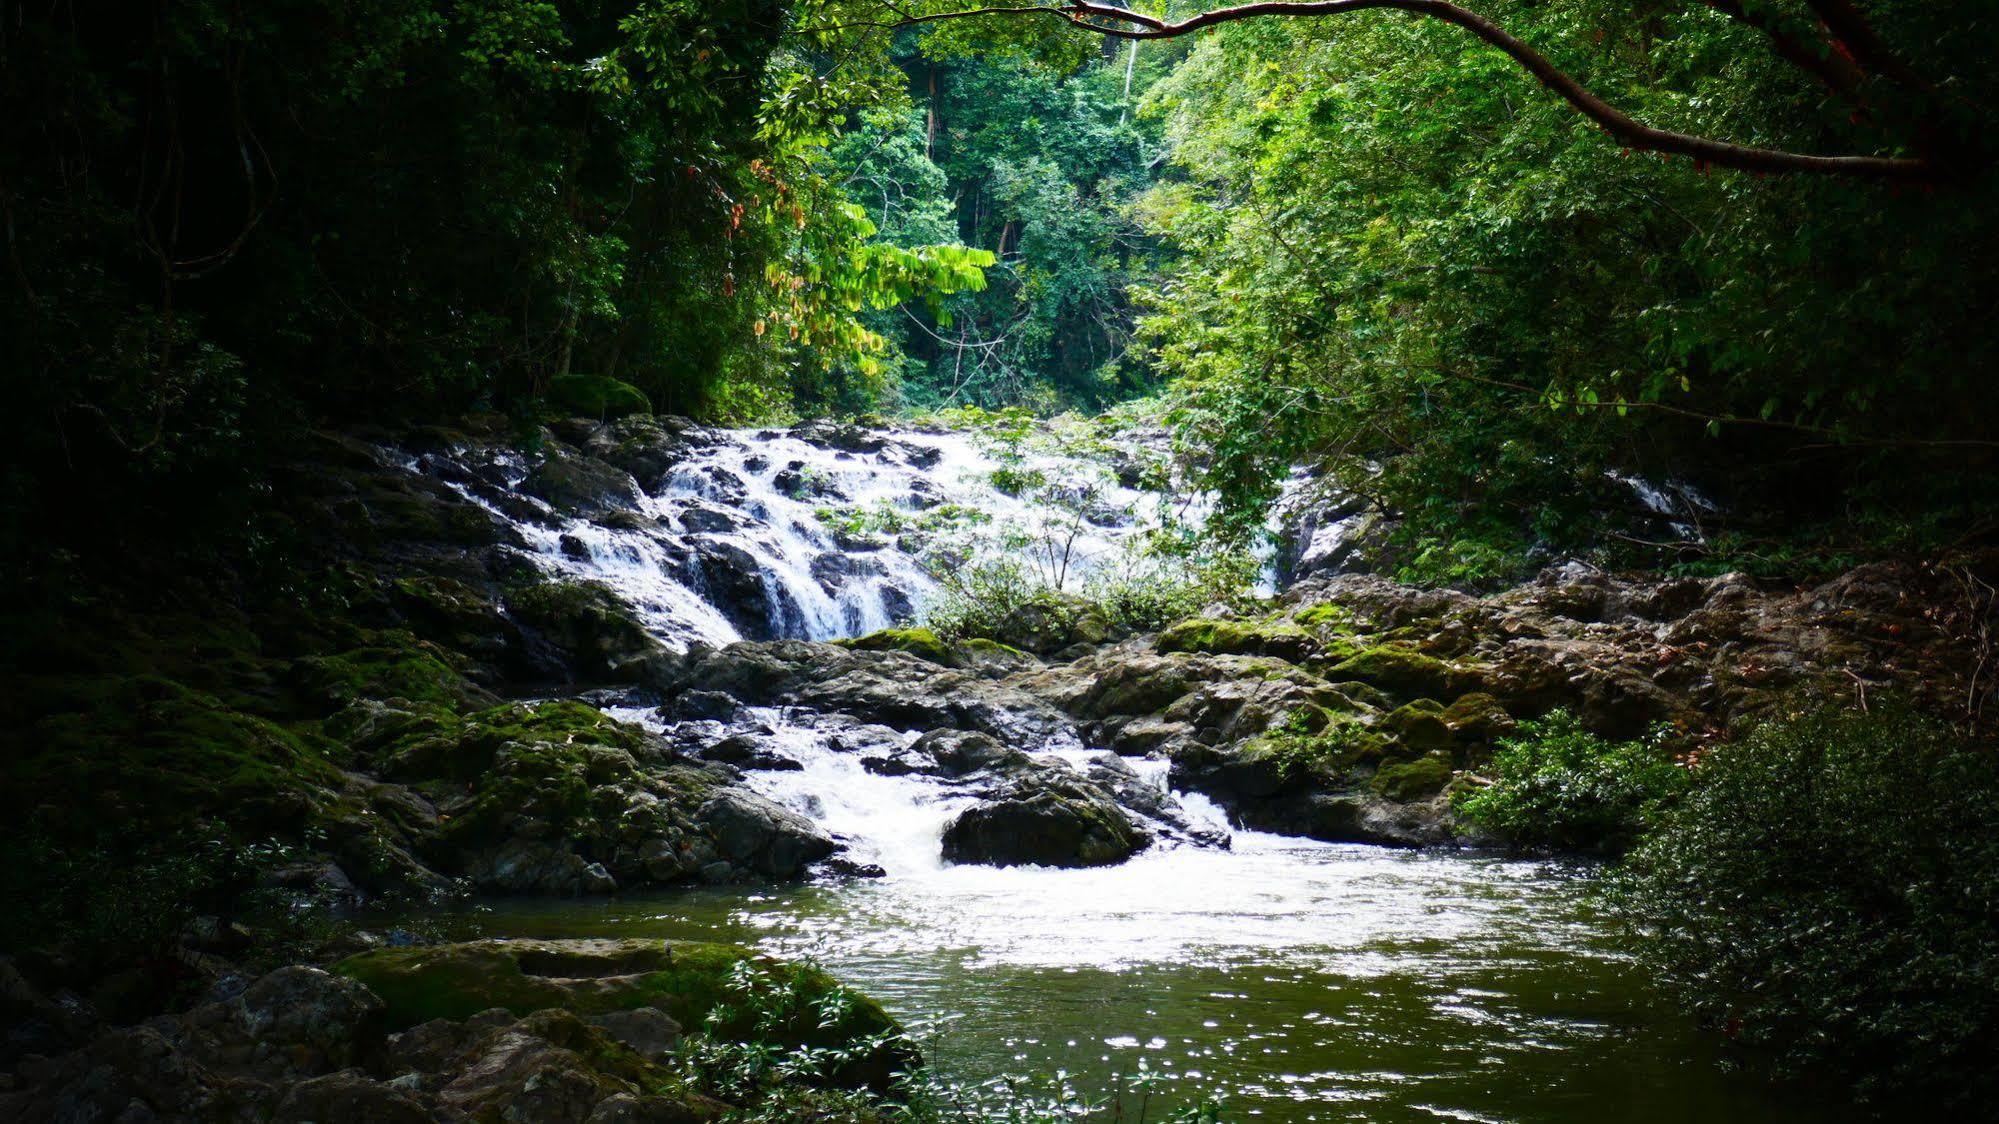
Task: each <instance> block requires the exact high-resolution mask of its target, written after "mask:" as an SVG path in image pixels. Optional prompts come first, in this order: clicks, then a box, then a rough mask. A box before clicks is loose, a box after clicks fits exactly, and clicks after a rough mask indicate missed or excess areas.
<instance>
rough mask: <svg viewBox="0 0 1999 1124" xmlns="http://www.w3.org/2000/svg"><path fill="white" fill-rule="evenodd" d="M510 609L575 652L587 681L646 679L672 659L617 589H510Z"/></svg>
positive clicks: (590, 585) (585, 585) (572, 585)
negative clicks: (619, 594) (640, 621)
mask: <svg viewBox="0 0 1999 1124" xmlns="http://www.w3.org/2000/svg"><path fill="white" fill-rule="evenodd" d="M507 609H508V611H509V612H511V613H512V614H513V615H514V616H515V617H516V618H517V619H519V620H520V621H521V623H523V624H526V625H528V626H529V627H531V628H533V629H535V630H536V631H537V632H539V633H540V634H541V635H542V636H543V637H544V638H545V639H547V640H549V641H550V642H552V643H553V644H555V645H556V646H557V647H559V648H562V649H563V650H564V651H566V652H568V653H569V657H570V661H571V663H572V665H573V666H572V668H571V670H572V672H573V673H574V674H576V675H578V676H580V677H582V678H585V679H611V680H618V681H623V682H631V681H643V680H645V679H646V678H647V677H648V676H650V675H652V674H654V673H656V672H658V671H660V669H661V668H663V667H664V666H665V665H666V664H667V663H669V662H670V657H669V655H668V653H667V652H666V650H665V648H664V647H662V646H661V644H660V643H659V641H658V640H656V639H654V638H653V636H652V634H651V633H649V632H647V631H646V629H645V626H644V625H643V624H640V623H639V619H638V615H637V613H635V612H634V611H633V610H632V608H631V606H630V605H628V604H626V603H625V600H624V599H623V598H622V597H620V596H618V593H617V591H616V590H614V589H612V588H611V587H610V586H607V585H605V584H603V583H601V582H542V583H539V584H536V585H527V586H520V587H517V588H515V589H512V590H510V591H508V593H507Z"/></svg>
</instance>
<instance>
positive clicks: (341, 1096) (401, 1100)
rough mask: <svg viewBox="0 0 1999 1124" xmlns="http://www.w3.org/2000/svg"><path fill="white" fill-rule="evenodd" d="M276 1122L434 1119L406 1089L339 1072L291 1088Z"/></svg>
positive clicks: (371, 1123) (384, 1123) (386, 1123)
mask: <svg viewBox="0 0 1999 1124" xmlns="http://www.w3.org/2000/svg"><path fill="white" fill-rule="evenodd" d="M276 1118H277V1119H279V1120H310V1121H314V1122H315V1124H378V1122H379V1124H427V1122H428V1121H431V1120H435V1119H436V1117H435V1115H433V1114H432V1112H431V1111H430V1110H429V1109H428V1108H426V1107H425V1106H424V1104H423V1102H422V1101H419V1100H417V1099H416V1098H415V1097H413V1096H411V1095H410V1094H409V1092H408V1091H407V1090H405V1089H401V1088H397V1087H396V1086H395V1085H393V1084H392V1083H389V1082H384V1081H377V1080H375V1079H374V1078H372V1077H369V1076H368V1075H367V1074H365V1073H361V1072H359V1071H357V1070H351V1069H348V1070H341V1071H340V1072H339V1073H329V1074H327V1075H325V1076H323V1077H313V1078H309V1079H307V1080H305V1081H300V1082H298V1083H297V1084H294V1085H292V1086H291V1087H290V1088H288V1089H286V1090H285V1092H284V1098H283V1099H282V1100H280V1101H279V1102H278V1107H277V1117H276Z"/></svg>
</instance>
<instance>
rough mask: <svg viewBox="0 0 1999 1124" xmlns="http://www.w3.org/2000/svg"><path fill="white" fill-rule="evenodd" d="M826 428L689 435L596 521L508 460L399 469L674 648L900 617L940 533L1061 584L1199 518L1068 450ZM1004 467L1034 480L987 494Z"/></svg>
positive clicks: (452, 458)
mask: <svg viewBox="0 0 1999 1124" xmlns="http://www.w3.org/2000/svg"><path fill="white" fill-rule="evenodd" d="M843 432H845V433H848V434H862V435H863V436H862V437H861V438H860V439H859V440H857V441H850V442H848V444H849V445H851V447H837V446H835V445H830V444H827V443H825V442H823V441H818V440H809V439H807V437H806V436H803V435H800V434H798V433H796V432H794V431H789V430H772V429H697V430H692V431H690V433H689V436H688V442H689V444H690V445H691V446H692V447H691V449H690V450H689V451H688V452H687V454H686V455H685V456H684V458H683V459H680V460H679V461H678V462H677V463H675V464H674V465H673V466H672V467H671V468H670V469H669V470H668V471H667V472H666V473H665V475H664V477H663V479H661V480H659V481H658V482H656V483H655V484H654V486H652V487H650V488H640V489H639V490H637V491H636V492H635V493H634V494H633V495H632V496H631V497H630V499H629V502H627V503H623V504H620V505H618V506H617V509H616V510H613V511H611V512H608V513H607V512H602V511H599V512H591V513H588V514H576V513H569V512H564V511H561V510H559V509H557V508H556V507H555V506H553V505H551V504H549V503H548V502H546V501H545V500H543V499H540V498H538V497H536V496H535V495H533V494H532V488H531V487H528V486H527V485H528V483H529V479H530V467H529V465H528V463H527V462H526V461H525V460H524V459H523V458H521V457H520V456H519V455H518V454H515V453H512V452H499V453H493V452H490V451H486V450H472V451H460V452H456V453H453V454H449V455H448V456H439V455H430V456H424V457H409V458H405V463H406V464H407V465H408V467H410V468H411V469H413V470H415V471H420V472H431V473H434V474H436V475H438V476H439V478H440V479H442V480H444V481H445V482H446V483H448V484H450V485H451V486H452V487H453V488H455V489H457V490H458V491H459V492H460V494H462V495H464V496H465V497H467V498H468V499H470V500H472V501H473V502H475V503H478V504H479V505H481V506H482V507H484V508H486V509H487V510H488V511H491V512H492V513H493V514H495V515H497V516H498V517H500V518H501V519H503V520H505V521H506V522H507V523H508V524H509V525H510V526H512V527H513V529H514V530H515V531H516V532H517V533H518V534H519V535H520V537H521V539H522V540H523V541H524V542H525V543H526V544H527V545H528V548H529V550H530V552H531V554H532V556H533V557H534V559H535V561H536V563H537V564H538V565H539V566H540V567H541V568H542V569H543V570H544V571H545V572H547V573H548V574H549V575H551V576H553V577H561V578H568V579H575V580H588V581H599V582H603V583H605V584H607V585H609V586H611V587H612V588H614V589H616V590H617V591H618V592H619V593H620V594H621V595H623V596H624V597H625V598H626V600H628V601H629V602H630V603H631V604H632V605H633V606H634V607H635V608H636V609H637V610H638V611H639V613H640V614H641V617H642V619H643V620H644V622H645V623H646V625H647V626H648V628H650V629H651V630H652V631H653V632H655V633H656V634H657V635H659V636H660V637H661V638H662V639H664V640H665V641H666V642H667V643H668V644H669V645H671V646H673V647H676V648H685V647H686V646H688V645H689V644H694V643H701V644H709V645H720V644H726V643H729V642H732V641H736V640H742V639H776V638H800V639H808V640H830V639H836V638H840V637H848V636H858V635H864V634H866V633H868V632H872V631H875V630H877V629H881V628H887V627H890V626H892V625H896V624H902V623H907V622H908V621H910V620H911V619H913V618H914V617H916V616H917V615H918V614H919V613H920V612H921V610H922V608H923V606H924V605H925V604H926V603H927V602H928V601H929V600H930V599H931V598H932V597H933V596H934V595H935V594H936V592H937V589H938V582H937V580H936V578H935V577H933V576H932V571H931V570H930V569H928V568H926V566H925V564H924V562H923V561H922V560H921V559H920V557H919V551H920V549H921V548H922V547H924V546H937V545H939V542H940V538H942V537H944V536H949V535H951V534H953V533H956V534H958V535H959V538H960V541H962V542H972V543H975V544H976V545H975V546H974V547H972V549H973V550H974V551H975V552H984V553H986V554H991V553H994V552H1004V553H1005V554H1007V555H1009V556H1010V557H1012V558H1014V559H1015V560H1017V561H1019V562H1020V563H1022V564H1024V565H1025V566H1027V567H1028V568H1029V569H1030V570H1032V571H1034V572H1036V573H1038V574H1039V575H1040V576H1041V577H1042V578H1043V579H1044V580H1046V581H1048V582H1050V583H1051V584H1054V585H1056V586H1058V587H1059V588H1064V589H1078V588H1080V587H1081V586H1082V585H1083V583H1085V582H1086V581H1087V580H1088V577H1089V575H1090V573H1091V572H1092V571H1093V570H1095V569H1096V568H1098V567H1100V566H1103V565H1106V564H1110V563H1113V562H1115V561H1117V560H1120V559H1122V558H1123V557H1124V552H1125V550H1126V549H1127V547H1128V546H1129V544H1131V543H1132V542H1133V540H1134V539H1135V538H1136V537H1137V536H1139V535H1141V534H1143V533H1145V532H1146V531H1148V530H1149V529H1152V528H1156V527H1158V526H1160V525H1161V523H1162V522H1163V521H1165V520H1168V519H1171V520H1176V521H1180V522H1192V523H1196V524H1198V522H1199V521H1200V520H1201V519H1202V518H1203V517H1204V516H1205V508H1204V505H1203V503H1202V501H1200V500H1198V499H1189V498H1187V497H1172V496H1169V495H1167V494H1165V493H1162V492H1157V491H1151V490H1146V489H1141V488H1133V487H1129V486H1127V485H1126V484H1124V483H1121V482H1120V481H1119V480H1118V478H1117V477H1116V476H1115V475H1114V474H1113V473H1111V472H1110V471H1109V470H1108V469H1107V468H1106V467H1105V465H1104V464H1102V463H1101V462H1098V461H1095V460H1092V459H1089V458H1085V457H1081V456H1074V455H1065V454H1060V453H1050V452H1045V451H1031V450H1021V451H1017V452H1014V453H1012V454H1000V455H995V454H994V453H993V452H991V451H989V449H987V448H985V447H983V446H982V444H981V442H980V441H979V440H978V439H977V438H975V437H973V436H970V435H967V434H964V433H959V432H953V431H939V432H927V431H914V430H881V431H859V430H847V431H843ZM1009 474H1011V475H1012V476H1013V477H1014V478H1016V479H1018V478H1021V477H1025V478H1027V479H1029V480H1031V481H1034V482H1035V483H1033V484H1032V485H1030V486H1029V487H1028V488H1025V489H1023V488H1019V487H1016V488H1014V489H1013V490H1011V491H1009V490H1006V489H1002V488H1001V487H998V486H996V484H995V480H996V478H997V479H999V480H1002V481H1004V480H1006V479H1007V478H1008V476H1009ZM1015 493H1019V494H1015ZM857 524H858V525H857ZM940 526H941V527H943V528H944V530H943V531H941V532H939V531H937V530H936V528H938V527H940ZM947 557H949V556H948V555H947ZM964 561H965V562H969V561H970V560H969V559H967V560H964ZM960 564H963V563H962V562H961V563H960Z"/></svg>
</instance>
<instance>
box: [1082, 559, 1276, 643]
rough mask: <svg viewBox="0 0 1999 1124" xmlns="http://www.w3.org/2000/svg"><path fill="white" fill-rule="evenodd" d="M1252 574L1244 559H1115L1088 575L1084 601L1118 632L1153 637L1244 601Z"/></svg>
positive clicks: (1253, 565) (1250, 564) (1252, 562)
mask: <svg viewBox="0 0 1999 1124" xmlns="http://www.w3.org/2000/svg"><path fill="white" fill-rule="evenodd" d="M1134 553H1136V552H1134ZM1256 568H1257V564H1256V561H1255V560H1254V559H1252V558H1251V557H1249V556H1248V555H1247V554H1220V555H1215V556H1212V557H1182V556H1174V555H1165V556H1151V557H1131V558H1119V559H1116V560H1114V561H1112V562H1110V563H1108V564H1106V565H1100V566H1098V567H1097V568H1096V569H1095V570H1092V571H1091V572H1090V575H1089V577H1088V578H1087V579H1086V580H1085V581H1084V583H1083V596H1085V597H1087V598H1089V599H1090V600H1092V601H1094V602H1096V603H1097V605H1098V607H1099V608H1101V609H1102V610H1103V613H1104V616H1105V618H1107V619H1108V620H1109V621H1110V622H1111V626H1112V627H1113V628H1114V629H1116V630H1117V631H1119V632H1124V633H1140V632H1157V631H1159V630H1160V629H1162V628H1165V627H1166V626H1167V625H1170V624H1172V623H1173V622H1175V621H1179V620H1185V619H1186V618H1188V617H1192V616H1197V615H1199V614H1200V613H1201V611H1202V610H1204V609H1206V608H1207V607H1208V606H1209V605H1212V604H1215V603H1216V602H1222V603H1225V604H1236V603H1239V602H1241V601H1243V600H1244V594H1245V593H1246V591H1248V589H1249V588H1250V586H1251V585H1252V584H1253V583H1254V582H1255V579H1256Z"/></svg>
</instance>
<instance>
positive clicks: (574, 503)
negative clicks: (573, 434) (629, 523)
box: [521, 443, 640, 515]
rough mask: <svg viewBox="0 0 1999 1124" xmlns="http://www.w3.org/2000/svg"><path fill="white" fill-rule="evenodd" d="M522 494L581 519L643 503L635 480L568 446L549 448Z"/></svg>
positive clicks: (528, 477)
mask: <svg viewBox="0 0 1999 1124" xmlns="http://www.w3.org/2000/svg"><path fill="white" fill-rule="evenodd" d="M521 490H522V491H525V492H527V493H528V494H529V495H532V496H538V497H540V498H541V499H543V500H546V501H548V503H550V504H551V505H553V506H555V507H557V508H560V509H562V510H564V511H568V512H571V513H573V514H577V515H601V514H604V513H607V512H610V511H614V510H618V509H629V508H632V507H635V506H637V505H638V503H639V499H640V496H639V487H638V484H637V482H635V481H634V480H633V479H632V478H631V476H630V475H629V474H628V473H626V472H623V471H622V470H619V469H616V468H613V467H611V466H610V465H608V464H605V463H604V462H602V461H599V460H595V459H593V458H590V457H586V456H582V455H581V454H578V453H576V452H574V451H573V450H570V449H569V448H567V447H566V446H563V445H560V444H556V443H551V444H549V445H548V446H547V447H546V448H545V450H544V452H543V454H542V457H541V459H540V460H539V461H537V462H536V463H535V465H534V467H533V468H531V469H529V470H528V475H527V478H526V479H525V480H523V481H521Z"/></svg>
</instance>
